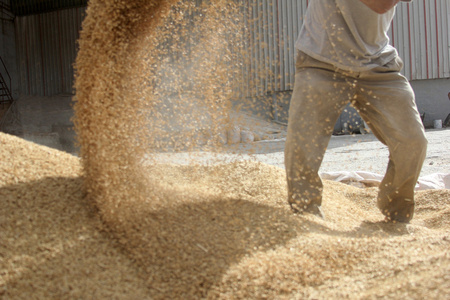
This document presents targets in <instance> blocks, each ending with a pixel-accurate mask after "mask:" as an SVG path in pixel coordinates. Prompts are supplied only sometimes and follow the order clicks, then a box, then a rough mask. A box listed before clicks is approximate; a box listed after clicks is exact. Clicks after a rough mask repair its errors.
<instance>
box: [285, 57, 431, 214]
mask: <svg viewBox="0 0 450 300" xmlns="http://www.w3.org/2000/svg"><path fill="white" fill-rule="evenodd" d="M402 67H403V63H402V61H401V59H400V58H397V59H395V60H393V61H391V62H390V63H388V64H386V65H384V66H381V67H377V68H375V69H372V70H369V71H364V72H348V71H343V70H339V69H336V68H335V67H334V66H332V65H330V64H327V63H323V62H320V61H318V60H315V59H313V58H312V57H310V56H308V55H306V54H305V53H303V52H300V51H298V54H297V60H296V75H295V88H294V91H293V94H292V99H291V104H290V108H289V122H288V134H287V140H286V148H285V165H286V175H287V182H288V201H289V203H290V204H291V207H292V208H293V210H294V211H309V212H313V213H320V205H321V202H322V188H323V185H322V181H321V179H320V177H319V173H318V172H319V168H320V165H321V163H322V160H323V156H324V154H325V151H326V148H327V146H328V142H329V140H330V138H331V135H332V133H333V129H334V125H335V123H336V121H337V119H338V117H339V115H340V114H341V112H342V111H343V109H344V108H345V106H346V105H347V103H348V102H351V103H352V104H353V106H354V107H355V108H356V110H357V111H358V112H359V114H360V116H361V117H362V118H363V119H364V121H365V122H366V123H367V124H368V126H369V127H370V129H371V130H372V132H373V133H374V135H375V136H376V137H377V138H378V139H379V140H380V141H381V142H382V143H383V144H385V145H387V147H388V149H389V154H390V155H389V163H388V166H387V171H386V174H385V176H384V179H383V181H382V182H381V184H380V188H379V193H378V200H377V204H378V208H379V209H380V210H381V212H382V213H383V214H384V215H385V216H386V217H387V218H388V219H389V220H396V221H400V222H408V221H409V220H411V218H412V217H413V213H414V187H415V184H416V182H417V179H418V177H419V174H420V170H421V168H422V164H423V161H424V159H425V155H426V147H427V140H426V137H425V131H424V128H423V125H422V122H421V119H420V115H419V112H418V110H417V107H416V104H415V99H414V92H413V90H412V88H411V86H410V84H409V82H408V81H407V79H406V78H405V77H404V76H402V75H401V74H400V73H399V71H400V70H401V68H402Z"/></svg>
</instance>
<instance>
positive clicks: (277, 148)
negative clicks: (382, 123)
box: [235, 128, 450, 176]
mask: <svg viewBox="0 0 450 300" xmlns="http://www.w3.org/2000/svg"><path fill="white" fill-rule="evenodd" d="M426 136H427V138H428V143H429V144H428V150H427V156H426V159H425V162H424V165H423V168H422V172H421V176H425V175H429V174H433V173H446V174H448V173H450V128H445V129H430V130H427V131H426ZM284 143H285V141H284V139H282V140H279V141H264V142H259V143H258V142H256V143H253V144H252V145H248V144H245V145H243V144H241V145H239V149H238V150H237V151H235V152H239V153H241V154H244V153H245V154H251V153H256V154H252V155H251V156H252V157H254V158H255V159H257V160H259V161H262V162H265V163H267V164H271V165H275V166H278V167H281V168H284V153H283V151H284ZM405 155H408V154H407V153H405ZM388 156H389V152H388V149H387V147H386V146H385V145H383V144H382V143H381V142H379V141H378V140H377V138H376V137H375V136H374V135H373V134H364V135H362V134H357V135H342V136H332V138H331V141H330V143H329V146H328V149H327V151H326V153H325V157H324V160H323V163H322V167H321V169H320V172H337V171H367V172H373V173H378V174H384V172H385V170H386V166H387V162H388Z"/></svg>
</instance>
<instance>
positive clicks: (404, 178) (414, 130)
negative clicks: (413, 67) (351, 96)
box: [354, 62, 427, 222]
mask: <svg viewBox="0 0 450 300" xmlns="http://www.w3.org/2000/svg"><path fill="white" fill-rule="evenodd" d="M397 64H398V62H397ZM383 68H387V67H383ZM383 68H378V69H375V70H373V71H370V72H366V74H365V75H364V74H363V75H362V77H361V78H360V80H358V85H357V89H358V97H357V99H356V102H355V103H354V105H355V106H356V107H357V109H358V110H359V113H360V115H361V116H362V117H363V119H364V120H365V121H366V122H367V124H368V125H369V127H370V128H371V129H372V131H373V133H374V134H375V136H376V137H377V138H378V139H379V140H380V141H381V142H382V143H384V144H385V145H387V146H388V148H389V154H390V155H389V164H388V167H387V171H386V174H385V177H384V179H383V181H382V182H381V184H380V190H379V194H378V208H379V209H380V210H381V212H382V213H383V214H384V215H385V216H386V217H387V218H388V219H390V220H396V221H400V222H408V221H410V220H411V219H412V217H413V214H414V188H415V185H416V183H417V179H418V177H419V174H420V171H421V169H422V164H423V161H424V159H425V156H426V146H427V140H426V137H425V131H424V128H423V125H422V122H421V119H420V115H419V112H418V110H417V106H416V103H415V100H414V92H413V90H412V88H411V86H410V84H409V82H408V81H407V79H406V78H405V77H403V76H402V75H401V74H400V73H398V72H395V71H393V70H391V71H390V72H386V71H388V70H383Z"/></svg>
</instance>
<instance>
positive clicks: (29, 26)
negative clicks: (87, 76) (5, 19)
mask: <svg viewBox="0 0 450 300" xmlns="http://www.w3.org/2000/svg"><path fill="white" fill-rule="evenodd" d="M84 15H85V8H75V9H65V10H59V11H55V12H50V13H44V14H38V15H32V16H25V17H17V18H16V20H15V22H16V24H15V25H16V47H17V57H18V70H19V91H20V94H23V95H39V96H51V95H55V94H62V93H73V80H74V68H73V64H74V62H75V58H76V53H77V43H76V41H77V40H78V37H79V32H80V29H81V22H82V20H83V18H84Z"/></svg>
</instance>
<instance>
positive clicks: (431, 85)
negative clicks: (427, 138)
mask: <svg viewBox="0 0 450 300" xmlns="http://www.w3.org/2000/svg"><path fill="white" fill-rule="evenodd" d="M411 86H412V87H413V89H414V92H415V94H416V103H417V108H418V109H419V111H420V113H422V114H423V113H425V119H424V121H423V122H424V124H425V126H426V127H432V126H433V124H434V120H439V119H440V120H442V121H444V120H445V118H446V117H447V116H448V114H450V100H449V99H448V93H449V92H450V79H433V80H414V81H411Z"/></svg>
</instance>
